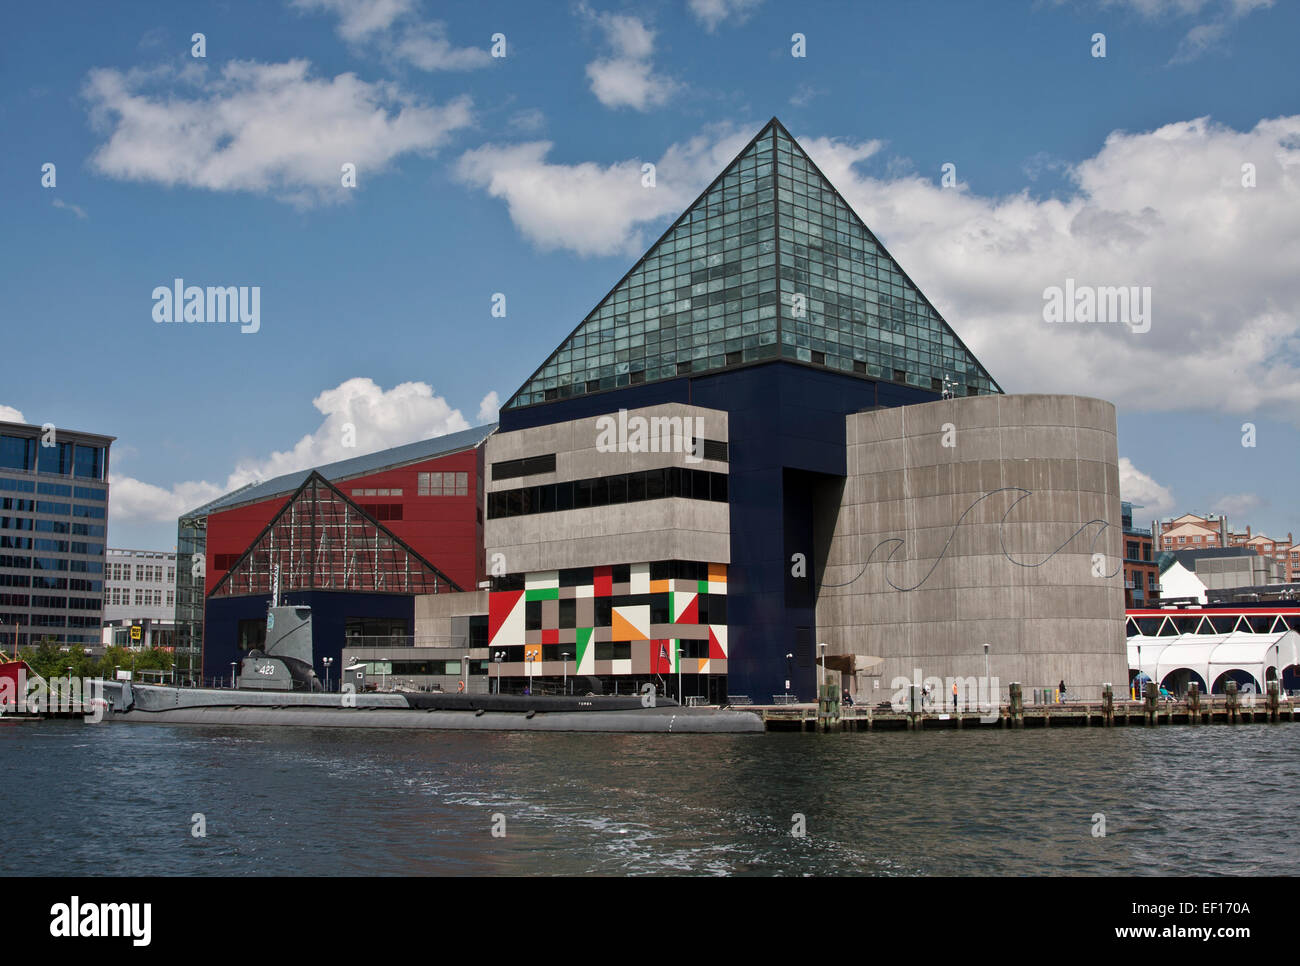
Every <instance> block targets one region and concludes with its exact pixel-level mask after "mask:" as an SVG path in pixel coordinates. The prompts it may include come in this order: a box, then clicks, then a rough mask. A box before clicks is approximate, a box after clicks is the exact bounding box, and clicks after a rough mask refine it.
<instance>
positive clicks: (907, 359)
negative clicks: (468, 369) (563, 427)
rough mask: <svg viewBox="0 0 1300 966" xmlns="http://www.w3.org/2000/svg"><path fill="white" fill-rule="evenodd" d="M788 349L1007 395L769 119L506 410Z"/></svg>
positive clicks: (914, 379) (885, 375)
mask: <svg viewBox="0 0 1300 966" xmlns="http://www.w3.org/2000/svg"><path fill="white" fill-rule="evenodd" d="M774 163H775V177H774V171H773V165H774ZM778 238H779V239H780V248H779V251H778V246H777V239H778ZM778 279H779V285H778ZM778 305H779V306H780V311H779V312H778ZM778 355H780V356H781V357H784V358H787V359H792V360H796V361H800V362H804V363H808V364H811V365H815V366H821V367H825V368H828V369H834V370H836V371H840V372H845V373H854V374H857V375H860V376H865V377H869V378H874V379H883V380H887V381H897V382H905V383H907V384H908V385H913V386H918V387H921V388H923V389H932V390H934V391H936V392H938V391H940V390H941V389H942V388H943V380H944V379H945V378H947V379H949V380H950V381H951V382H952V383H953V387H952V388H953V390H954V392H955V393H956V394H958V395H967V394H970V395H974V394H980V393H996V392H1001V389H1000V388H999V387H998V386H997V384H996V383H995V382H994V381H993V380H992V379H991V378H990V377H989V375H988V373H987V372H986V371H985V370H984V367H983V366H981V365H980V364H979V362H978V361H977V360H976V359H975V357H974V356H973V355H971V353H970V351H969V350H968V349H967V348H966V347H965V346H964V345H963V344H962V342H961V340H960V339H958V338H957V336H956V334H955V333H954V332H953V331H952V329H951V328H949V326H948V324H947V323H946V322H944V320H943V318H942V317H941V316H940V315H939V313H938V312H937V311H935V309H934V307H933V306H931V305H930V303H929V302H928V301H927V300H926V299H925V297H924V296H923V295H921V294H920V292H919V291H918V290H917V289H916V286H915V285H913V284H912V282H911V280H910V279H908V278H907V276H906V275H905V274H904V273H903V271H902V269H900V268H899V267H898V265H897V263H896V262H895V261H894V260H893V258H891V257H890V255H889V254H888V252H886V251H885V250H884V248H883V247H882V246H881V245H880V243H879V242H878V241H877V240H876V239H875V237H874V236H873V235H872V234H871V232H870V231H869V230H868V229H867V227H866V225H865V224H863V222H862V220H861V219H860V218H858V217H857V215H856V214H854V213H853V211H852V210H851V209H850V208H849V206H848V205H847V203H845V201H844V199H843V198H841V197H840V195H839V193H838V192H837V191H836V190H835V189H834V187H833V186H832V185H831V184H830V182H828V181H827V180H826V179H825V177H824V176H823V175H822V174H821V172H820V171H818V170H817V167H816V165H814V164H813V163H812V161H811V160H810V159H809V158H808V156H807V155H806V154H805V153H804V152H803V149H802V148H800V147H799V145H798V144H797V143H796V142H795V140H794V139H793V138H792V137H790V135H789V132H787V131H786V130H785V128H784V127H783V126H782V125H781V123H780V122H779V121H777V120H776V119H775V118H773V119H772V121H770V122H769V123H768V124H767V126H766V127H764V128H763V130H762V131H760V132H759V133H758V135H757V136H755V138H754V139H753V140H752V141H751V142H750V143H749V144H748V145H747V146H746V147H745V149H744V150H743V151H741V152H740V154H739V155H738V156H737V157H736V159H735V160H734V161H732V162H731V164H729V165H728V166H727V168H726V169H725V170H724V171H723V172H722V174H721V175H719V176H718V178H717V179H716V180H715V181H714V182H713V184H711V185H710V186H709V187H708V189H706V190H705V192H704V193H703V194H702V195H700V197H699V198H698V199H697V200H696V201H695V203H694V204H692V205H691V206H690V208H688V209H687V210H686V212H685V213H684V214H683V215H682V216H681V217H680V218H679V219H678V220H677V221H676V222H675V223H674V224H673V226H672V227H671V228H669V229H668V231H667V232H666V233H665V234H664V235H663V236H662V237H661V238H660V239H659V241H657V242H656V243H655V244H654V245H653V246H651V248H650V250H649V251H648V252H646V254H645V255H643V256H642V258H641V260H640V261H638V262H637V263H636V265H635V266H633V268H632V270H631V271H630V272H628V274H627V275H625V276H624V277H623V279H622V280H620V281H619V283H618V284H617V285H615V286H614V288H613V289H612V290H611V291H610V293H609V294H608V295H606V296H605V298H604V299H603V300H602V301H601V302H600V304H599V305H597V306H596V308H595V309H593V310H592V312H591V314H590V315H588V316H587V318H586V319H585V320H583V322H582V324H581V325H579V326H578V328H577V329H575V330H574V331H573V333H572V334H571V335H570V336H569V337H568V338H567V339H566V340H565V341H564V343H563V344H562V345H561V346H560V347H559V348H558V349H557V350H556V351H555V352H554V353H553V354H552V355H551V356H550V358H548V359H547V360H546V362H545V363H543V364H542V366H541V368H539V369H538V370H537V371H536V372H535V373H534V374H533V375H532V376H531V377H530V378H529V380H528V381H527V382H526V383H525V384H524V385H523V386H522V387H521V388H520V390H519V391H518V392H517V393H515V395H514V396H513V397H512V398H511V399H510V400H509V401H508V402H507V403H506V405H505V406H504V407H503V408H505V409H512V408H518V407H522V406H531V405H534V404H536V403H542V402H550V401H552V400H556V399H566V398H568V397H570V396H580V395H584V394H587V393H592V392H600V391H603V390H608V389H617V388H622V387H624V386H634V385H639V384H641V383H646V382H656V381H659V380H663V379H671V378H675V377H677V376H682V375H687V374H699V373H702V372H712V371H716V370H719V369H725V368H729V367H732V366H737V365H743V364H746V363H751V362H759V361H763V360H767V359H775V358H777V357H778Z"/></svg>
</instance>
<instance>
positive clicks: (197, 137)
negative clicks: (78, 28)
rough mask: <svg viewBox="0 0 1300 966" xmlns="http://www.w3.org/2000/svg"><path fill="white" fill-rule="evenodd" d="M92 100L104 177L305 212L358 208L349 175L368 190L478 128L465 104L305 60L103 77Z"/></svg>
mask: <svg viewBox="0 0 1300 966" xmlns="http://www.w3.org/2000/svg"><path fill="white" fill-rule="evenodd" d="M84 92H85V96H86V98H87V99H88V100H89V102H90V104H91V108H92V113H91V117H92V121H93V122H94V124H95V125H96V127H97V128H99V129H100V130H102V131H104V132H105V133H106V135H107V140H106V141H105V142H104V143H103V144H102V145H100V147H99V148H98V149H97V150H96V151H95V152H94V154H93V155H92V157H91V163H92V165H93V166H94V167H95V169H96V170H98V171H99V172H100V173H102V174H105V175H108V176H110V177H113V178H120V179H123V180H130V181H152V182H156V183H159V184H163V185H167V186H174V185H184V186H187V187H193V188H206V189H208V190H212V191H249V192H255V193H265V194H270V195H273V196H275V197H277V198H279V199H280V200H284V201H290V202H292V203H294V204H297V205H310V204H313V203H321V202H332V201H341V200H343V199H345V198H347V197H349V191H350V190H351V189H346V188H343V187H342V186H341V183H340V178H341V167H342V165H343V164H344V163H347V162H350V163H353V164H355V165H356V166H357V172H358V183H359V184H364V181H365V179H366V178H367V177H372V176H373V175H374V174H376V173H377V172H379V171H382V170H384V169H385V168H386V167H387V166H388V164H390V163H391V162H392V161H393V160H394V159H395V158H397V157H399V156H401V155H403V154H408V153H411V154H418V155H429V154H431V153H433V152H434V151H435V150H436V149H437V148H438V147H439V146H440V145H442V144H443V143H444V142H445V141H446V139H447V138H448V136H449V135H450V134H451V132H453V131H455V130H457V129H459V128H463V127H466V126H468V125H469V124H470V123H471V120H472V118H471V110H470V104H469V101H468V99H465V98H458V99H456V100H453V101H450V102H448V103H447V104H445V105H441V106H438V105H428V104H423V103H420V102H419V101H417V100H416V99H415V98H414V97H413V96H411V95H409V94H407V93H405V92H404V91H402V90H401V89H399V88H398V87H396V86H395V85H393V84H389V83H382V82H376V83H367V82H366V81H363V80H360V79H358V78H357V77H356V75H354V74H340V75H338V76H337V77H334V78H332V79H322V78H314V77H311V76H310V64H309V63H308V62H307V61H305V60H292V61H288V62H286V63H282V64H262V63H256V62H253V61H231V62H230V63H227V64H226V65H225V66H224V67H223V68H222V69H221V71H220V73H219V75H217V76H210V74H209V72H208V71H207V69H206V68H205V67H198V66H189V67H187V68H185V69H184V70H179V71H178V70H174V69H172V68H169V67H161V68H158V69H156V70H153V71H139V70H134V71H130V72H127V73H123V72H121V71H117V70H113V69H96V70H92V71H91V72H90V74H89V75H88V77H87V81H86V85H85V91H84ZM187 94H188V96H187Z"/></svg>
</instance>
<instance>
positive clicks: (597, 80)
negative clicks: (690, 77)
mask: <svg viewBox="0 0 1300 966" xmlns="http://www.w3.org/2000/svg"><path fill="white" fill-rule="evenodd" d="M578 11H579V13H580V14H582V15H583V16H585V17H586V18H587V19H589V20H591V21H592V22H593V23H595V24H596V25H597V26H599V27H600V29H601V30H602V31H604V34H605V41H606V43H608V44H609V46H610V47H611V48H612V49H613V55H612V56H609V57H601V58H598V59H596V60H593V61H592V62H591V63H590V64H588V65H587V79H588V80H589V81H590V82H591V92H592V93H593V94H595V95H596V99H597V100H599V101H600V103H602V104H604V105H605V106H606V107H630V108H632V109H633V110H637V111H646V110H649V109H650V108H652V107H659V106H660V105H662V104H666V103H667V102H668V101H669V100H670V99H671V98H672V96H673V94H674V93H676V92H677V90H678V88H679V86H680V85H678V83H677V82H676V81H674V80H673V79H672V78H670V77H668V76H667V75H664V74H656V73H655V72H654V65H653V64H652V63H651V58H652V57H653V55H654V36H655V35H654V31H653V30H650V29H649V28H648V27H646V25H645V23H644V22H643V21H641V20H640V19H639V18H637V17H633V16H630V15H628V14H620V13H596V12H595V11H593V10H592V9H591V8H590V7H588V6H586V5H585V4H583V5H580V6H579V8H578Z"/></svg>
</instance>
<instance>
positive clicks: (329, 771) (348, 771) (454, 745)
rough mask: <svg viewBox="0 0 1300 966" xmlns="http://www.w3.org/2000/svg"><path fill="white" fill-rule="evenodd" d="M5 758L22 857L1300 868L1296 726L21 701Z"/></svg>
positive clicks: (145, 862) (139, 868) (2, 790)
mask: <svg viewBox="0 0 1300 966" xmlns="http://www.w3.org/2000/svg"><path fill="white" fill-rule="evenodd" d="M0 768H3V773H2V774H3V777H2V778H0V808H3V814H4V815H5V836H4V837H5V852H6V862H5V863H4V869H5V871H6V872H8V873H10V874H13V873H15V872H17V873H21V874H34V875H41V874H49V875H88V874H92V873H95V874H101V873H105V872H108V873H110V874H148V875H170V874H177V875H207V874H212V875H235V874H254V875H260V874H275V873H284V874H306V875H347V874H362V873H365V874H394V875H415V874H452V875H457V874H529V873H541V874H582V873H597V874H662V873H688V874H725V873H730V874H763V875H772V874H779V875H809V874H811V875H818V874H866V875H933V874H956V875H980V874H984V875H1025V874H1034V875H1037V874H1047V875H1052V874H1065V875H1104V874H1110V873H1123V874H1139V875H1141V874H1167V875H1168V874H1173V875H1183V874H1234V875H1240V874H1257V873H1271V874H1278V873H1281V874H1288V875H1289V874H1294V873H1295V870H1296V869H1297V867H1300V862H1298V860H1300V844H1297V841H1296V838H1295V836H1294V835H1293V834H1292V832H1293V828H1294V801H1295V793H1296V789H1297V788H1298V787H1300V725H1293V724H1281V725H1273V726H1266V725H1243V726H1237V727H1227V726H1213V727H1203V728H1187V727H1160V728H1156V729H1142V728H1115V729H1110V730H1105V729H1088V730H1075V729H1069V730H1066V729H1053V730H1027V731H1022V732H1014V731H1013V732H1003V731H984V732H955V731H953V732H949V731H943V732H928V733H916V734H909V733H906V732H903V733H893V734H862V733H857V734H842V735H811V734H768V735H747V736H723V735H717V736H714V735H698V736H672V735H564V734H485V733H475V732H464V733H458V732H428V733H411V732H407V731H400V732H399V731H392V732H388V731H360V730H358V731H343V730H334V729H320V730H315V729H299V728H284V729H279V730H271V731H267V730H256V729H251V728H248V729H242V728H240V729H213V728H199V727H184V726H172V725H124V724H116V725H103V726H87V725H83V724H81V723H74V722H41V723H22V724H19V723H13V722H3V723H0ZM195 813H202V814H203V816H204V818H205V821H206V831H207V835H206V837H205V838H196V837H194V836H192V835H191V828H192V816H194V814H195ZM496 813H499V814H500V815H502V816H504V824H505V835H504V837H493V835H492V830H493V825H494V820H493V815H494V814H496ZM795 813H799V814H801V815H803V816H804V821H805V823H806V830H807V834H806V835H805V836H803V837H796V836H794V835H792V834H791V830H792V828H793V827H794V822H795V820H794V819H793V818H792V816H793V815H794V814H795ZM1098 813H1100V815H1103V816H1104V821H1105V832H1106V834H1105V836H1104V837H1098V836H1094V834H1093V832H1094V828H1096V827H1099V823H1095V822H1094V816H1095V815H1097V814H1098ZM497 827H498V828H500V823H499V822H498V823H497Z"/></svg>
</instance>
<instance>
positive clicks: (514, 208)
mask: <svg viewBox="0 0 1300 966" xmlns="http://www.w3.org/2000/svg"><path fill="white" fill-rule="evenodd" d="M751 136H752V132H750V133H748V134H746V133H741V132H738V131H736V130H735V129H734V128H730V127H728V128H722V129H717V130H714V131H712V132H710V133H709V134H706V135H702V136H700V137H696V138H693V139H691V140H690V141H688V142H686V143H685V144H681V145H673V146H672V147H670V148H669V149H668V150H667V151H666V152H664V154H663V156H662V157H661V158H659V160H658V161H657V162H655V186H654V187H653V188H648V187H644V186H643V184H642V162H641V161H640V160H625V161H616V162H613V163H611V164H597V163H595V162H590V161H587V162H582V163H580V164H552V163H550V162H548V161H547V160H546V156H547V155H548V154H549V153H550V150H551V142H550V141H531V142H527V143H524V144H514V145H492V144H489V145H485V146H484V147H481V148H477V149H474V150H472V151H467V152H466V153H465V154H464V155H462V156H461V158H460V160H459V162H458V163H457V166H456V173H457V176H458V177H459V178H460V179H461V180H462V181H464V182H465V183H467V184H470V185H473V186H475V187H478V188H482V189H484V190H485V191H487V192H488V194H490V195H491V196H492V197H494V198H500V199H502V200H503V201H505V203H506V205H507V206H508V208H509V210H510V217H511V219H512V220H513V221H514V223H515V226H516V227H517V228H518V229H519V230H520V231H521V232H523V234H524V235H525V236H526V237H527V238H529V239H530V240H531V241H532V242H534V243H535V244H536V245H537V246H538V247H540V248H542V249H547V250H549V249H556V248H566V249H569V250H570V251H574V252H577V253H578V254H579V255H614V254H621V255H639V254H640V253H641V251H642V250H643V249H644V247H645V245H646V244H647V242H646V238H645V228H646V227H647V226H648V225H651V224H654V223H661V222H662V221H663V219H664V218H666V217H669V216H675V215H678V214H680V213H681V212H682V211H683V210H685V209H686V207H687V206H688V205H690V203H691V202H692V201H694V200H695V197H696V196H697V195H698V194H699V193H700V191H701V190H703V188H704V187H705V186H706V185H707V184H708V183H709V182H710V181H711V180H712V179H713V178H714V177H715V176H716V175H717V173H718V172H719V171H720V170H722V168H723V167H725V166H726V164H727V162H729V161H730V160H731V158H732V157H733V156H734V155H735V154H736V153H737V152H739V151H740V149H741V148H742V147H743V146H744V145H745V142H746V141H748V140H749V138H750V137H751Z"/></svg>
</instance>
